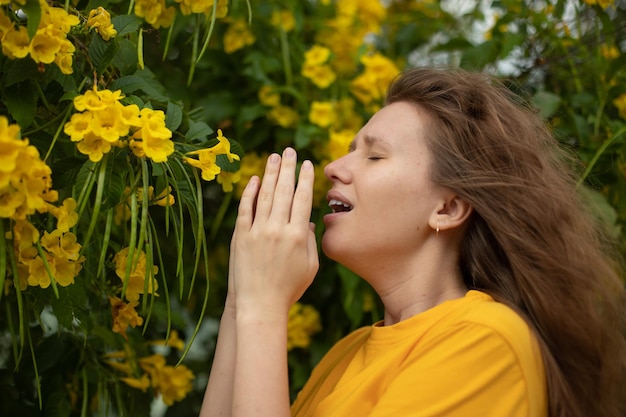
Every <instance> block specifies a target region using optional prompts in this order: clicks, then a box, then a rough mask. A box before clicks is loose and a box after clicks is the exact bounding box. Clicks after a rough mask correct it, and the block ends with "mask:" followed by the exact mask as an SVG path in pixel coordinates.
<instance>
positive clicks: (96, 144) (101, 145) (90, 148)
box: [76, 132, 111, 162]
mask: <svg viewBox="0 0 626 417" xmlns="http://www.w3.org/2000/svg"><path fill="white" fill-rule="evenodd" d="M76 148H77V149H78V151H79V152H80V153H82V154H84V155H87V156H89V160H90V161H91V162H99V161H100V160H101V159H102V157H103V156H104V154H105V153H109V152H110V151H111V142H108V141H106V140H104V139H102V138H101V137H100V136H98V135H94V134H93V133H92V132H88V133H87V134H86V135H85V137H84V138H83V140H82V141H80V142H78V144H77V145H76Z"/></svg>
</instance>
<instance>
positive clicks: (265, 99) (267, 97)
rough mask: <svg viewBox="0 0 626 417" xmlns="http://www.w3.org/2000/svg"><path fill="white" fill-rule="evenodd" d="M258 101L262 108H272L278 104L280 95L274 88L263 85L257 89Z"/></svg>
mask: <svg viewBox="0 0 626 417" xmlns="http://www.w3.org/2000/svg"><path fill="white" fill-rule="evenodd" d="M258 95H259V101H260V102H261V104H263V105H264V106H268V107H274V106H278V105H279V104H280V94H278V93H277V92H276V91H275V90H274V87H272V86H270V85H264V86H263V87H261V88H260V89H259V93H258Z"/></svg>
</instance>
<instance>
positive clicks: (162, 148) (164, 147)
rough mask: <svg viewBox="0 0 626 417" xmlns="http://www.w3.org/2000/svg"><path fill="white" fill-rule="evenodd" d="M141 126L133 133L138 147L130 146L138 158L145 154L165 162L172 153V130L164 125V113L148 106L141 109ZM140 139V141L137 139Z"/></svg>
mask: <svg viewBox="0 0 626 417" xmlns="http://www.w3.org/2000/svg"><path fill="white" fill-rule="evenodd" d="M140 115H141V117H140V122H141V127H140V128H139V130H137V131H136V132H135V133H134V134H133V139H135V142H138V143H137V144H135V145H136V146H137V147H139V149H136V148H134V147H131V149H132V150H133V152H134V153H135V155H136V156H137V157H139V158H141V157H143V156H146V157H148V158H150V159H152V160H153V161H154V162H165V161H167V157H168V156H170V155H171V154H172V153H174V142H172V141H171V139H170V138H171V137H172V131H171V130H169V129H168V128H167V127H166V126H165V113H163V112H162V111H161V110H152V109H149V108H144V109H141V112H140ZM137 139H141V141H137Z"/></svg>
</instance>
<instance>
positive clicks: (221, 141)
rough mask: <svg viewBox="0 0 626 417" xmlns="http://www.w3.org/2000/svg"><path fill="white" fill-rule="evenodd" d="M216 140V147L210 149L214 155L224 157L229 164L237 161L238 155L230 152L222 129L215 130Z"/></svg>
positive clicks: (228, 143)
mask: <svg viewBox="0 0 626 417" xmlns="http://www.w3.org/2000/svg"><path fill="white" fill-rule="evenodd" d="M217 140H218V143H217V145H215V146H213V147H212V148H211V150H212V151H213V152H214V153H215V154H216V155H226V157H227V158H228V160H229V161H230V162H233V161H239V155H237V154H235V153H231V152H230V142H229V141H228V138H227V137H225V136H224V135H223V134H222V129H217Z"/></svg>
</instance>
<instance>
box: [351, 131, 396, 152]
mask: <svg viewBox="0 0 626 417" xmlns="http://www.w3.org/2000/svg"><path fill="white" fill-rule="evenodd" d="M363 141H364V142H365V144H366V145H367V146H374V145H381V146H384V147H389V146H390V145H389V142H387V141H386V140H384V139H383V138H380V137H378V136H371V135H364V136H363ZM356 142H357V140H356V138H355V139H353V140H352V142H350V148H349V151H350V152H352V151H354V150H355V149H356Z"/></svg>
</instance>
